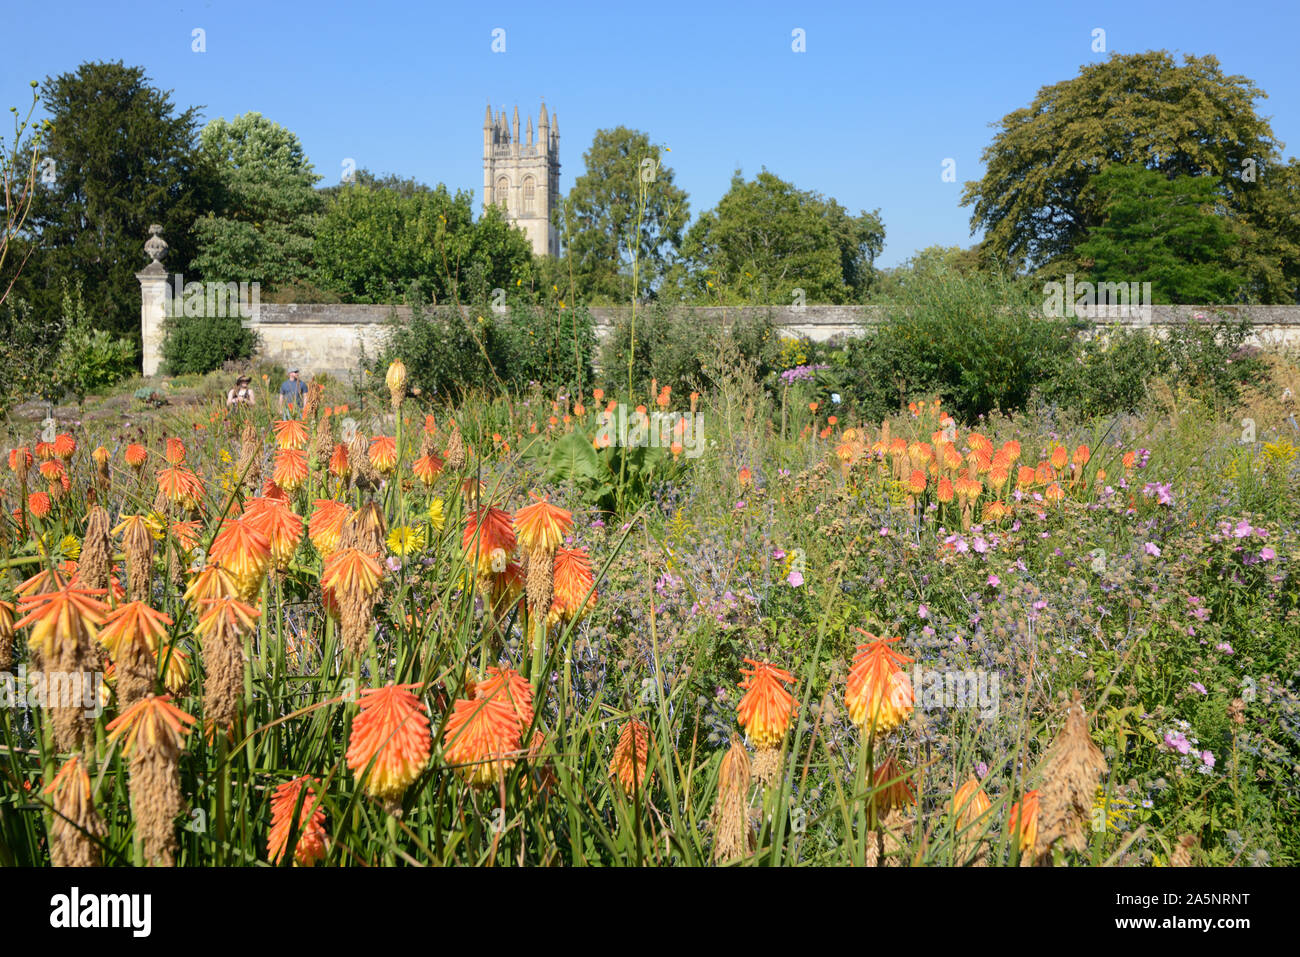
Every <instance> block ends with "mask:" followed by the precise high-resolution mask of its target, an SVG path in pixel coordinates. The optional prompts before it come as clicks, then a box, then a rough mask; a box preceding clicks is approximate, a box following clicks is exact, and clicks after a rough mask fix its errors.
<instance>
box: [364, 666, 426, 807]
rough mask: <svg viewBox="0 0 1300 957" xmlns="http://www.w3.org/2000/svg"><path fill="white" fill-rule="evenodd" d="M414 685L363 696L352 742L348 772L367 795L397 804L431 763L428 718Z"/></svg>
mask: <svg viewBox="0 0 1300 957" xmlns="http://www.w3.org/2000/svg"><path fill="white" fill-rule="evenodd" d="M411 687H412V686H411V685H388V686H387V687H385V688H370V689H367V690H365V691H363V692H361V699H360V701H359V702H358V704H357V707H358V714H357V716H356V718H354V719H353V721H352V734H351V736H350V737H349V739H348V750H347V755H346V758H347V763H348V768H350V769H351V771H352V773H353V774H354V775H355V776H356V777H357V778H358V779H359V780H361V782H362V786H363V787H364V788H365V791H366V793H367V794H369V795H370V796H371V797H374V798H377V799H379V800H381V801H396V800H397V799H398V798H400V797H401V796H402V794H403V793H404V792H405V791H406V789H407V788H408V787H410V786H411V785H412V784H413V783H414V782H415V780H416V779H417V778H419V776H420V775H421V774H422V773H423V772H424V769H425V767H426V766H427V765H428V763H429V751H430V740H431V739H430V733H429V715H428V712H427V711H426V710H425V707H424V705H423V704H422V703H421V702H420V699H419V698H417V697H416V696H415V695H413V694H411V692H410V690H409V689H410V688H411Z"/></svg>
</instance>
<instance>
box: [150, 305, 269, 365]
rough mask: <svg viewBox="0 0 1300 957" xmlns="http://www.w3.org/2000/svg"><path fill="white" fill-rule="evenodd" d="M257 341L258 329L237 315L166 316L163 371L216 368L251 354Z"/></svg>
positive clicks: (255, 347) (164, 321)
mask: <svg viewBox="0 0 1300 957" xmlns="http://www.w3.org/2000/svg"><path fill="white" fill-rule="evenodd" d="M257 341H258V340H257V333H256V332H254V331H253V330H252V329H249V328H246V327H245V326H244V325H243V323H242V322H240V320H239V318H238V317H237V316H219V317H208V316H185V315H171V316H167V317H166V318H165V319H164V320H163V342H162V358H163V365H162V372H163V374H164V375H187V374H190V373H199V374H202V373H205V372H212V371H213V370H215V369H220V368H221V366H222V365H223V364H224V363H226V362H230V361H232V360H236V359H247V358H249V357H250V356H251V355H252V354H253V352H254V351H255V350H256V349H257Z"/></svg>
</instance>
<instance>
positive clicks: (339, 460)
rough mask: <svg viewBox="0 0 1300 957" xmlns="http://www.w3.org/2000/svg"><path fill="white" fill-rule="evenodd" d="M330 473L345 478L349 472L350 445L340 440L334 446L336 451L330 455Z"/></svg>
mask: <svg viewBox="0 0 1300 957" xmlns="http://www.w3.org/2000/svg"><path fill="white" fill-rule="evenodd" d="M329 469H330V474H331V475H333V476H336V477H338V478H343V477H344V476H345V475H347V474H348V447H347V446H346V445H344V444H343V443H342V442H340V443H339V444H338V445H336V446H334V452H333V453H332V454H331V455H330V465H329Z"/></svg>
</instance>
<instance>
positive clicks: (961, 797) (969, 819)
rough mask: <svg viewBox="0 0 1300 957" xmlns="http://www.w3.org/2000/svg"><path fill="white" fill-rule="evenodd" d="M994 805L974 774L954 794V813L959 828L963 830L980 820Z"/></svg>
mask: <svg viewBox="0 0 1300 957" xmlns="http://www.w3.org/2000/svg"><path fill="white" fill-rule="evenodd" d="M992 806H993V803H992V802H991V801H990V800H989V796H988V795H987V794H985V793H984V789H983V788H982V787H980V783H979V781H978V780H977V779H976V778H975V776H974V775H972V776H971V777H969V778H967V779H966V783H965V784H963V785H962V786H961V787H959V788H958V789H957V793H956V794H954V795H953V796H952V814H953V817H955V818H956V819H957V828H958V830H962V829H964V828H967V827H969V826H970V825H972V824H974V823H975V822H976V821H978V820H979V819H980V818H981V817H982V816H983V815H984V814H986V813H987V812H988V810H989V808H991V807H992Z"/></svg>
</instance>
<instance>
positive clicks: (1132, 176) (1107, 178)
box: [1075, 166, 1244, 303]
mask: <svg viewBox="0 0 1300 957" xmlns="http://www.w3.org/2000/svg"><path fill="white" fill-rule="evenodd" d="M1089 189H1091V190H1095V191H1096V192H1097V194H1098V195H1097V197H1096V199H1095V202H1096V203H1097V204H1099V205H1100V207H1101V209H1102V211H1103V212H1102V216H1103V219H1102V221H1101V222H1100V223H1099V224H1098V225H1096V226H1094V227H1093V228H1092V229H1091V230H1090V231H1089V233H1088V238H1087V239H1085V240H1084V241H1083V242H1082V243H1080V244H1079V245H1078V246H1077V247H1075V255H1076V256H1077V258H1078V260H1079V262H1080V265H1081V266H1083V267H1084V269H1085V270H1086V272H1087V276H1088V279H1089V280H1092V281H1093V282H1097V283H1133V282H1149V283H1151V295H1152V299H1153V301H1155V302H1161V303H1165V302H1178V303H1221V302H1236V301H1237V300H1238V299H1239V298H1240V297H1241V295H1242V293H1243V285H1244V283H1243V277H1242V276H1241V274H1240V273H1239V272H1238V271H1237V270H1235V269H1234V268H1233V267H1232V265H1231V264H1230V263H1229V262H1228V257H1227V255H1226V254H1227V252H1228V250H1229V249H1230V248H1231V247H1232V246H1233V245H1234V243H1235V242H1236V236H1235V233H1234V230H1233V227H1232V221H1231V220H1230V219H1228V217H1227V215H1226V212H1225V211H1224V210H1223V209H1222V208H1221V207H1220V205H1219V200H1220V197H1219V195H1218V190H1217V189H1216V184H1215V182H1214V181H1213V180H1212V179H1210V178H1209V177H1206V176H1175V177H1169V176H1166V175H1164V174H1163V173H1159V172H1156V171H1155V170H1149V169H1146V168H1145V167H1142V166H1110V167H1107V168H1106V170H1105V171H1104V172H1102V173H1099V174H1098V175H1097V176H1096V177H1094V179H1093V181H1092V184H1091V185H1090V187H1089ZM1090 201H1092V200H1090Z"/></svg>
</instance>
